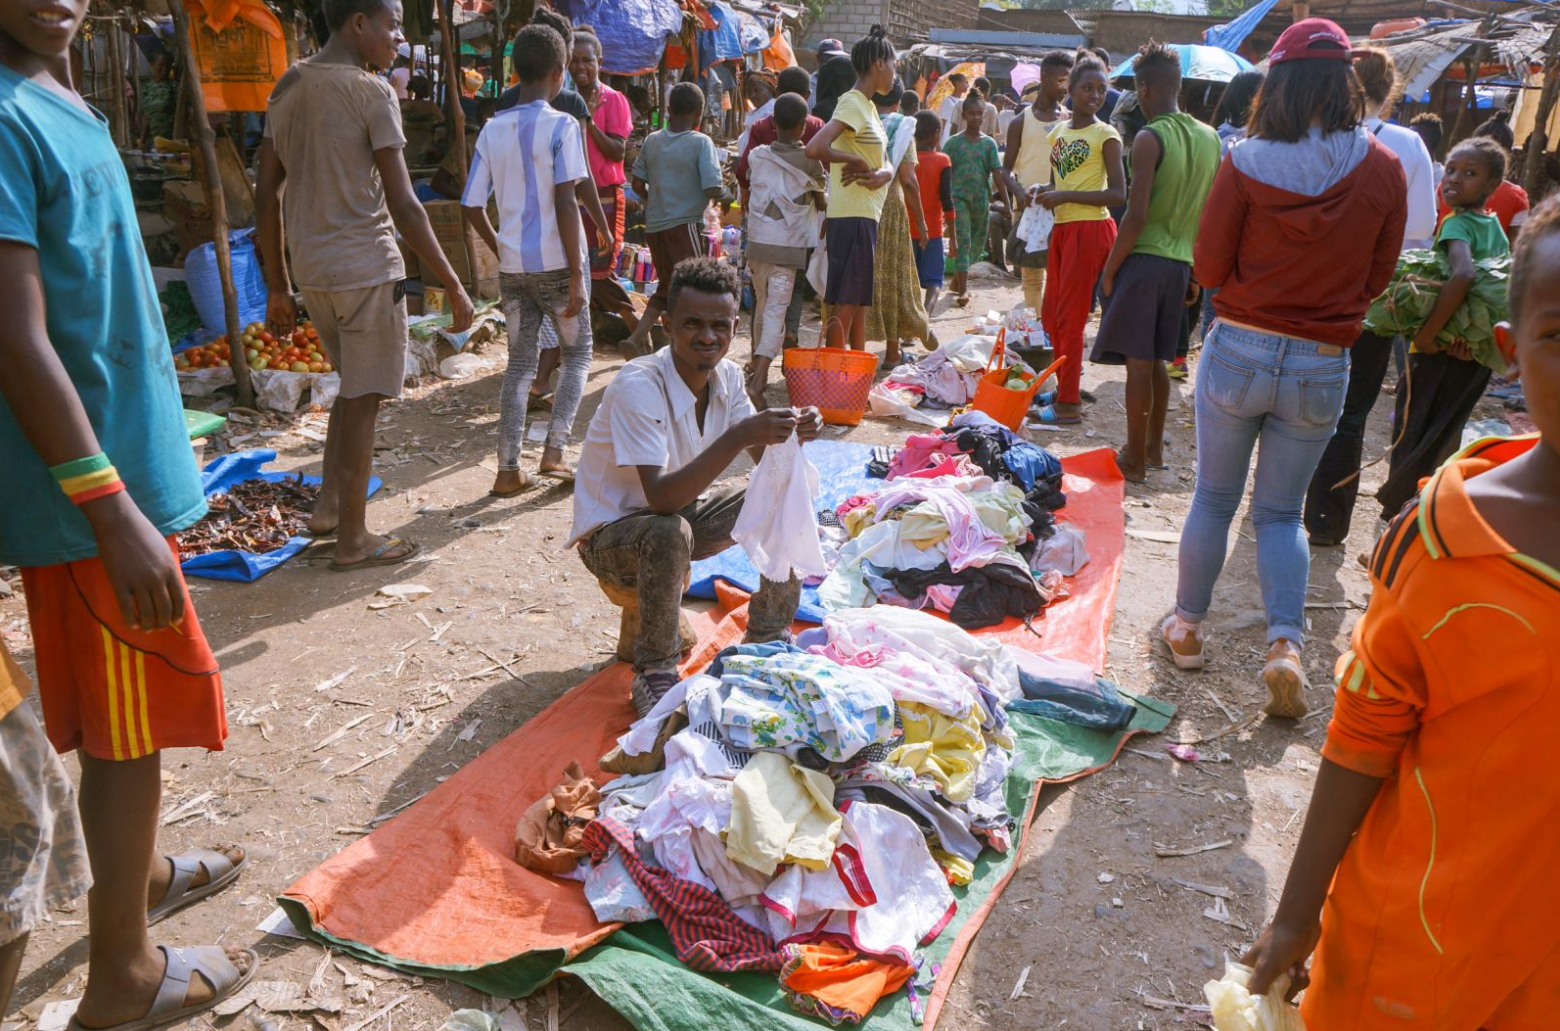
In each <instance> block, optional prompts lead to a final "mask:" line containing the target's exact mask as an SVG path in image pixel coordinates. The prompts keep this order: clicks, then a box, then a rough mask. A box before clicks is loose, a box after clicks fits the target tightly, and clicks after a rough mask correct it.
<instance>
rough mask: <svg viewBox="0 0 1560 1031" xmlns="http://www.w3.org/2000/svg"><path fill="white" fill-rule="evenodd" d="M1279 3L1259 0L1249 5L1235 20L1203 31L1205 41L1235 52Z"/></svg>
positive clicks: (1212, 45) (1270, 0) (1271, 0)
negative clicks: (1253, 4) (1251, 5)
mask: <svg viewBox="0 0 1560 1031" xmlns="http://www.w3.org/2000/svg"><path fill="white" fill-rule="evenodd" d="M1277 5H1278V0H1259V2H1258V3H1257V4H1256V5H1255V6H1253V7H1248V8H1246V9H1245V10H1244V11H1242V12H1240V14H1238V15H1236V16H1235V20H1234V21H1228V22H1225V23H1224V24H1223V25H1215V26H1214V27H1213V28H1211V29H1208V30H1207V31H1206V32H1204V33H1203V42H1204V43H1206V44H1208V45H1209V46H1211V47H1219V48H1221V49H1223V50H1228V51H1229V52H1230V53H1232V54H1233V53H1235V52H1236V51H1238V50H1239V49H1240V45H1241V44H1242V43H1244V42H1246V37H1247V36H1249V35H1251V30H1252V29H1255V28H1256V27H1257V23H1258V22H1260V21H1261V20H1262V19H1263V18H1266V17H1267V14H1268V12H1269V11H1271V10H1272V9H1273V8H1274V7H1276V6H1277Z"/></svg>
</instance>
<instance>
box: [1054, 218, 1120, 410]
mask: <svg viewBox="0 0 1560 1031" xmlns="http://www.w3.org/2000/svg"><path fill="white" fill-rule="evenodd" d="M1115 243H1116V223H1115V221H1114V220H1113V219H1110V218H1103V219H1100V220H1098V221H1094V222H1064V223H1062V224H1061V225H1059V226H1057V227H1056V228H1055V229H1052V230H1051V248H1050V250H1051V253H1050V255H1049V257H1048V258H1047V260H1046V284H1045V301H1044V302H1043V306H1042V308H1041V311H1040V322H1041V324H1042V325H1044V326H1045V331H1046V334H1047V335H1048V336H1049V337H1050V338H1051V347H1052V348H1053V349H1054V350H1055V351H1056V356H1057V357H1058V358H1063V357H1065V358H1066V359H1067V361H1066V362H1065V363H1063V365H1062V367H1061V369H1060V370H1059V371H1058V372H1057V374H1056V378H1057V384H1056V400H1057V401H1058V402H1059V403H1061V404H1073V405H1075V404H1077V403H1078V381H1079V379H1080V378H1081V377H1082V375H1083V329H1084V327H1085V326H1087V325H1088V324H1089V309H1090V307H1091V306H1092V304H1093V301H1094V288H1095V285H1096V284H1097V283H1098V282H1099V280H1100V273H1101V272H1102V271H1104V269H1105V259H1106V258H1108V257H1110V249H1111V247H1112V246H1114V245H1115Z"/></svg>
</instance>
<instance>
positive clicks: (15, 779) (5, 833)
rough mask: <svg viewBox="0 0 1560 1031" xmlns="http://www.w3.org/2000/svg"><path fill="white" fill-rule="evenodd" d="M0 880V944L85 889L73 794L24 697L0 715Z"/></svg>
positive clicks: (84, 852) (87, 876) (87, 883)
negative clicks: (1, 893)
mask: <svg viewBox="0 0 1560 1031" xmlns="http://www.w3.org/2000/svg"><path fill="white" fill-rule="evenodd" d="M0 885H3V886H4V887H5V904H4V908H3V909H0V941H12V940H13V939H15V938H17V937H19V936H21V935H23V934H26V933H27V932H29V931H31V930H33V929H34V928H36V927H37V926H38V925H39V924H41V923H43V921H44V919H45V918H46V916H47V914H48V911H49V910H51V909H57V908H58V907H60V906H63V905H66V904H68V903H70V902H72V901H74V900H75V899H78V898H80V897H81V896H83V895H85V894H86V893H87V889H88V888H90V887H91V886H92V875H91V873H90V871H89V870H88V867H87V850H86V845H85V844H84V843H83V840H82V836H81V824H80V822H79V820H78V819H77V816H76V793H75V791H74V790H73V789H72V788H71V784H70V778H69V777H67V776H66V774H65V766H64V764H62V763H61V762H60V757H59V756H58V755H57V754H56V753H55V751H54V748H53V746H51V745H50V744H49V739H48V738H47V737H45V736H44V733H43V724H42V723H40V722H39V720H38V715H37V713H35V712H34V711H33V707H32V703H31V702H28V701H23V702H22V703H21V704H19V705H17V706H16V707H15V708H14V709H12V710H11V711H10V712H9V713H8V714H6V716H5V718H4V719H0Z"/></svg>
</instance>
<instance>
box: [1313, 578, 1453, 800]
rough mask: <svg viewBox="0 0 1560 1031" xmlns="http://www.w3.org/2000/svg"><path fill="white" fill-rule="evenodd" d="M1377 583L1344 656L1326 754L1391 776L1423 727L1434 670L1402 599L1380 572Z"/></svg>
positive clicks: (1355, 767)
mask: <svg viewBox="0 0 1560 1031" xmlns="http://www.w3.org/2000/svg"><path fill="white" fill-rule="evenodd" d="M1372 587H1373V589H1372V591H1371V598H1370V605H1369V607H1368V608H1367V609H1366V610H1365V616H1364V618H1362V619H1361V620H1360V622H1359V625H1358V626H1356V627H1355V628H1354V637H1353V641H1352V647H1351V649H1350V650H1349V651H1346V652H1344V653H1343V654H1342V655H1341V656H1339V658H1338V666H1337V680H1338V695H1337V699H1336V702H1335V703H1334V706H1333V717H1332V723H1331V724H1330V725H1329V726H1328V728H1327V743H1326V744H1325V745H1323V746H1322V756H1323V757H1324V758H1326V759H1330V760H1332V761H1333V762H1335V763H1337V764H1338V765H1339V766H1342V767H1344V768H1346V769H1350V770H1354V771H1355V772H1356V773H1363V774H1366V775H1368V776H1372V777H1388V776H1391V774H1392V772H1393V771H1394V770H1395V769H1396V768H1397V759H1398V754H1399V753H1400V752H1402V751H1403V747H1404V745H1406V744H1407V743H1408V739H1409V736H1410V735H1412V734H1413V733H1414V731H1416V730H1417V729H1419V724H1420V721H1421V718H1422V714H1423V711H1424V708H1425V702H1426V694H1427V690H1426V681H1427V677H1428V674H1427V672H1426V670H1425V666H1424V662H1423V661H1422V658H1421V655H1420V652H1419V649H1418V648H1417V647H1416V645H1417V643H1418V635H1417V634H1416V633H1414V631H1413V628H1412V626H1411V625H1410V623H1409V620H1408V617H1407V615H1406V613H1405V612H1404V611H1403V607H1402V605H1401V603H1400V602H1399V601H1398V599H1397V597H1396V596H1395V595H1394V594H1393V592H1392V591H1391V590H1389V589H1388V588H1387V587H1386V586H1385V585H1384V584H1382V583H1381V581H1380V580H1377V579H1375V578H1374V577H1373V578H1372Z"/></svg>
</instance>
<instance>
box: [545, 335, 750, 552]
mask: <svg viewBox="0 0 1560 1031" xmlns="http://www.w3.org/2000/svg"><path fill="white" fill-rule="evenodd" d="M696 408H697V398H695V397H694V396H693V391H691V390H689V389H688V385H687V384H686V383H684V382H683V380H682V377H681V376H679V375H678V374H677V368H676V366H675V365H674V364H673V360H672V349H671V348H670V347H665V348H662V349H661V350H660V351H657V352H656V353H655V354H651V355H646V356H645V357H643V358H635V359H634V360H633V361H631V362H629V363H628V364H627V365H625V366H623V368H622V369H620V370H618V374H617V376H616V378H614V379H613V380H612V382H611V383H610V384H608V385H607V390H606V393H605V394H603V395H602V398H601V407H599V408H597V409H596V414H595V415H594V416H593V417H592V418H591V420H590V429H589V430H588V431H587V432H586V434H585V446H584V448H583V450H582V451H581V453H580V463H579V467H578V469H577V471H576V473H575V477H574V527H573V529H572V530H571V531H570V532H569V542H568V544H566V545H565V547H572V546H573V545H575V544H577V543H579V541H580V540H581V539H582V538H584V537H588V536H589V535H590V534H591V533H593V532H594V531H595V530H596V529H598V528H599V527H602V526H605V525H606V524H607V523H610V522H613V521H615V520H618V519H621V518H623V517H624V516H626V515H633V514H634V513H636V512H645V511H648V510H649V508H650V502H649V501H648V500H647V499H646V498H645V490H644V486H643V485H642V484H641V483H640V482H639V469H638V466H641V465H651V466H658V467H659V468H662V469H665V470H667V471H668V472H676V471H677V470H678V469H681V468H682V467H683V466H685V465H687V464H688V463H689V462H691V461H693V460H694V459H695V458H697V457H698V456H699V455H701V454H703V453H704V452H705V450H707V449H708V448H709V446H710V445H711V444H713V443H715V441H716V440H717V439H718V438H719V437H720V435H721V434H723V433H725V432H726V430H727V429H728V428H730V426H731V425H732V424H733V423H736V422H739V421H741V420H742V419H745V418H747V417H748V416H749V415H752V414H753V413H754V408H753V402H752V400H751V399H750V398H749V397H748V395H747V391H746V390H745V389H744V388H743V381H742V369H741V368H740V367H738V365H737V364H736V363H735V362H733V361H731V360H729V359H725V358H723V359H721V361H720V363H719V364H718V365H716V366H715V370H714V371H713V372H712V373H710V403H709V408H708V410H707V411H706V412H705V413H704V429H703V430H702V431H701V430H700V429H699V418H698V412H697V410H696Z"/></svg>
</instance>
